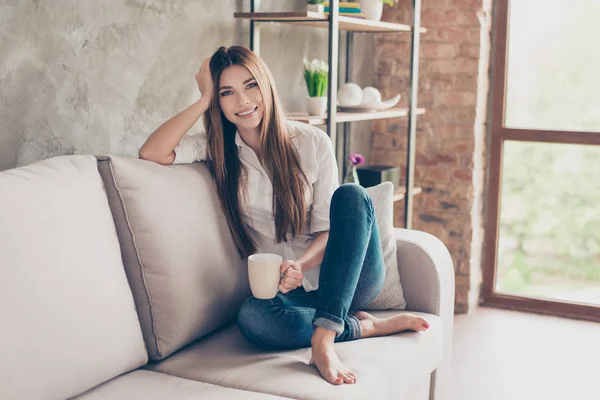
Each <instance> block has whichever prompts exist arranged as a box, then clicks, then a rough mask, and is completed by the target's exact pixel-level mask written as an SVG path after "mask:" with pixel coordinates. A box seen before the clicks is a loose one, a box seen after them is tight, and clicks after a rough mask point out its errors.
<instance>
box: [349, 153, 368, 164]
mask: <svg viewBox="0 0 600 400" xmlns="http://www.w3.org/2000/svg"><path fill="white" fill-rule="evenodd" d="M349 158H350V162H351V163H352V165H354V166H357V165H360V164H362V163H363V162H364V161H365V159H364V158H363V156H362V155H361V154H359V153H354V154H350V157H349Z"/></svg>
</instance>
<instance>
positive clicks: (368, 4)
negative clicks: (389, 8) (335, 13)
mask: <svg viewBox="0 0 600 400" xmlns="http://www.w3.org/2000/svg"><path fill="white" fill-rule="evenodd" d="M360 9H361V11H362V13H363V14H365V18H366V19H370V20H372V21H381V13H382V12H383V2H382V1H381V0H360Z"/></svg>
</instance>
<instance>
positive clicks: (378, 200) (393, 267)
mask: <svg viewBox="0 0 600 400" xmlns="http://www.w3.org/2000/svg"><path fill="white" fill-rule="evenodd" d="M366 190H367V193H369V195H370V196H371V199H372V200H373V207H374V208H375V217H376V219H377V227H378V228H379V236H380V238H381V249H382V251H383V260H384V262H385V281H384V283H383V288H382V289H381V292H380V293H379V295H377V297H375V299H373V301H371V303H369V304H368V305H367V307H366V308H365V309H366V310H404V309H405V308H406V300H405V299H404V291H403V289H402V283H401V282H400V274H399V272H398V258H397V257H396V239H395V237H394V202H393V199H392V198H393V196H394V185H393V184H392V183H391V182H383V183H380V184H379V185H377V186H373V187H369V188H366Z"/></svg>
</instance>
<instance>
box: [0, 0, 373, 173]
mask: <svg viewBox="0 0 600 400" xmlns="http://www.w3.org/2000/svg"><path fill="white" fill-rule="evenodd" d="M303 6H304V0H286V1H277V0H270V1H266V0H263V1H262V2H261V9H262V10H265V11H267V10H268V11H276V10H281V11H283V10H290V9H301V8H302V7H303ZM249 7H250V5H249V1H248V0H245V1H244V0H220V1H209V0H171V1H166V0H109V1H100V0H47V1H44V0H18V1H17V0H0V170H4V169H8V168H12V167H16V166H21V165H27V164H30V163H32V162H35V161H38V160H41V159H45V158H48V157H52V156H57V155H62V154H106V153H108V154H114V155H132V156H135V155H137V150H138V148H139V147H140V145H141V144H142V143H143V141H144V140H145V139H146V137H147V136H148V135H149V134H150V133H152V131H153V130H154V129H156V128H157V127H158V126H159V125H160V124H162V123H163V122H164V121H166V120H167V119H169V118H170V117H172V116H173V115H175V114H176V113H178V112H180V111H181V110H183V109H185V108H186V107H187V106H189V105H190V104H191V103H192V102H193V101H195V100H196V99H197V98H198V89H197V86H196V83H195V80H194V74H195V73H196V71H197V69H198V68H199V66H200V63H201V61H202V59H204V58H206V57H208V56H210V55H211V54H212V53H213V52H214V51H215V50H216V48H217V47H218V46H221V45H224V46H230V45H233V44H241V45H248V36H249V35H248V29H249V24H248V22H247V21H240V20H234V19H233V13H234V12H235V11H247V10H249ZM262 26H263V27H262V32H261V56H262V57H263V58H264V59H265V61H266V62H267V64H268V65H269V67H270V68H271V70H272V72H273V75H274V77H275V81H276V82H277V86H278V88H279V92H280V95H281V97H282V100H283V103H284V106H285V107H286V108H287V109H288V110H291V111H296V110H301V111H304V110H305V105H304V98H305V96H306V94H307V92H306V87H305V84H304V81H303V77H302V57H303V56H307V57H308V58H317V57H319V58H323V59H326V58H327V31H326V30H325V29H310V28H305V27H296V26H288V25H282V24H263V25H262ZM370 40H372V39H371V38H370V37H367V36H366V35H357V37H356V40H355V49H356V51H355V53H356V57H355V76H354V77H353V78H354V81H356V82H357V83H359V84H361V85H363V86H366V85H371V84H372V78H371V76H372V73H371V71H372V68H373V66H372V65H371V63H372V59H373V57H372V56H370V55H369V54H370V52H372V48H373V46H370V45H369V43H370ZM340 42H341V43H344V36H343V35H342V37H341V41H340ZM363 50H364V51H365V52H363ZM192 129H193V128H192ZM353 131H355V132H353V139H352V142H351V143H352V151H360V152H362V153H363V154H365V155H366V156H367V158H368V155H369V152H370V143H371V139H370V132H369V131H370V129H369V125H368V124H364V123H362V124H356V125H355V126H354V128H353Z"/></svg>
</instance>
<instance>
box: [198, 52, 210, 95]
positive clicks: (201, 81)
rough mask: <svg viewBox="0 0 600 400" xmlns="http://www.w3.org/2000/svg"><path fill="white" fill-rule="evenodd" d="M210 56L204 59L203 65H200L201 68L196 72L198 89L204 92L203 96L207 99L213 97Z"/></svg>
mask: <svg viewBox="0 0 600 400" xmlns="http://www.w3.org/2000/svg"><path fill="white" fill-rule="evenodd" d="M209 64H210V58H206V59H204V61H202V65H201V66H200V70H199V71H198V72H197V73H196V82H198V89H199V90H200V93H201V94H202V97H205V96H206V98H207V99H209V100H210V99H211V98H212V91H213V81H212V77H211V76H210V65H209Z"/></svg>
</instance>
